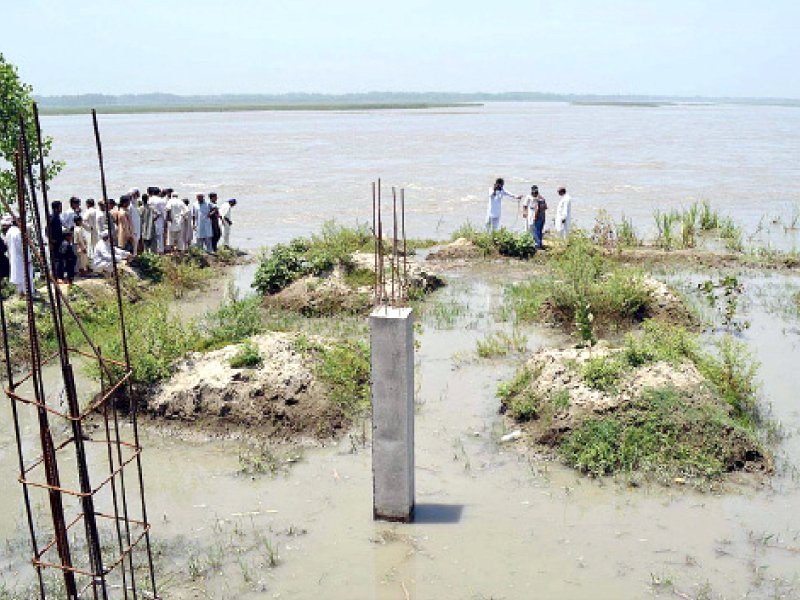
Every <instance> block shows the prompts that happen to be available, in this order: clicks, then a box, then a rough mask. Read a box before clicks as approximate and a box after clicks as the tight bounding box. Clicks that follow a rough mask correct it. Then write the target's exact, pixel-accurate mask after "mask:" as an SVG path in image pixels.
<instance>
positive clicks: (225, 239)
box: [219, 198, 236, 248]
mask: <svg viewBox="0 0 800 600" xmlns="http://www.w3.org/2000/svg"><path fill="white" fill-rule="evenodd" d="M234 206H236V198H231V199H230V200H228V201H227V202H226V203H225V204H224V205H223V206H222V209H221V210H220V211H219V219H220V222H221V223H222V245H223V246H225V247H226V248H230V247H231V225H233V221H232V220H231V212H233V207H234Z"/></svg>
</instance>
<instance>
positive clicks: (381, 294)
mask: <svg viewBox="0 0 800 600" xmlns="http://www.w3.org/2000/svg"><path fill="white" fill-rule="evenodd" d="M385 296H386V281H385V279H384V275H383V217H382V213H381V179H380V177H379V178H378V303H379V304H383V301H384V298H385Z"/></svg>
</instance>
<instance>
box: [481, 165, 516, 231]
mask: <svg viewBox="0 0 800 600" xmlns="http://www.w3.org/2000/svg"><path fill="white" fill-rule="evenodd" d="M504 185H505V181H503V179H502V178H500V179H498V180H497V181H495V182H494V189H493V190H492V194H491V195H490V196H489V207H488V209H487V211H486V230H487V231H489V233H491V232H492V231H497V229H498V228H499V227H500V209H501V206H500V204H501V203H502V201H503V198H514V199H515V200H522V196H515V195H513V194H509V193H508V192H507V191H505V190H504V189H503V186H504Z"/></svg>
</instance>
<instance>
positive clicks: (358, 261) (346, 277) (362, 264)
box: [264, 252, 445, 316]
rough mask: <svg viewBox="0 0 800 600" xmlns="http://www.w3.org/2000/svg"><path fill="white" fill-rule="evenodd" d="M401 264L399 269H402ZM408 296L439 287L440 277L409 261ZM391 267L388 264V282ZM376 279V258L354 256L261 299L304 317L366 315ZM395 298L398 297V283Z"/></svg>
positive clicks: (407, 271)
mask: <svg viewBox="0 0 800 600" xmlns="http://www.w3.org/2000/svg"><path fill="white" fill-rule="evenodd" d="M402 266H403V265H402V261H401V268H402ZM405 268H406V274H407V282H408V288H407V294H408V296H409V298H412V299H413V298H418V297H420V296H423V295H425V294H428V293H430V292H432V291H434V290H436V289H438V288H440V287H442V286H443V285H444V284H445V282H444V279H442V277H440V276H439V275H437V274H435V273H433V272H432V271H431V270H430V269H426V268H424V267H423V265H421V264H420V262H419V261H418V260H416V259H414V258H412V257H409V258H408V259H407V261H406V264H405ZM389 269H390V266H389V264H388V263H387V265H386V271H387V279H388V278H389V277H390V275H388V272H389ZM374 279H375V255H374V254H372V253H364V252H356V253H354V254H353V255H352V256H351V257H350V258H349V260H348V262H347V264H345V265H339V266H336V267H334V268H332V269H330V270H329V271H327V272H325V273H321V274H319V275H307V276H305V277H303V278H301V279H298V280H297V281H294V282H293V283H291V284H290V285H289V286H288V287H286V288H284V289H282V290H281V291H279V292H277V293H275V294H271V295H268V296H266V297H265V298H264V304H265V305H266V306H268V307H272V308H281V309H287V310H292V311H296V312H299V313H301V314H304V315H306V316H331V315H336V314H339V313H351V314H366V313H367V312H369V310H370V309H371V308H372V306H373V303H374V288H373V285H374V284H373V282H374ZM396 285H397V286H398V287H397V288H396V292H395V293H396V294H399V283H396ZM386 295H387V297H388V296H389V295H391V283H390V282H387V285H386Z"/></svg>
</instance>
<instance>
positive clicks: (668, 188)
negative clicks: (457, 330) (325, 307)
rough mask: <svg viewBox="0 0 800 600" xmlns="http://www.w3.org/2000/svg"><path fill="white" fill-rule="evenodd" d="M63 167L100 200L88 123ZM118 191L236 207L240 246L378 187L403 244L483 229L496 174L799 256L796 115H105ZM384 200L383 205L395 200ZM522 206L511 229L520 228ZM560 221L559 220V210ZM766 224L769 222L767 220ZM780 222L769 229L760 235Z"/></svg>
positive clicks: (746, 110)
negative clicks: (691, 209) (396, 215)
mask: <svg viewBox="0 0 800 600" xmlns="http://www.w3.org/2000/svg"><path fill="white" fill-rule="evenodd" d="M43 127H44V130H45V133H46V134H48V135H51V136H52V137H53V138H54V148H53V155H54V157H57V158H59V159H62V160H65V161H66V163H67V166H66V168H65V169H64V171H63V172H62V173H61V174H60V175H59V176H58V177H57V178H56V179H55V180H54V181H53V197H55V198H63V199H66V198H69V197H70V196H73V195H77V196H79V197H81V198H87V197H95V198H97V197H99V195H100V187H99V176H98V169H97V162H96V155H95V149H94V148H95V146H94V139H93V134H92V126H91V118H90V117H89V115H72V116H51V117H45V118H44V122H43ZM100 129H101V132H102V135H103V141H104V153H105V158H106V173H107V178H108V184H109V194H110V195H111V196H113V197H117V196H118V195H120V194H122V193H123V192H124V191H126V190H127V189H129V188H130V187H132V186H136V187H139V188H140V189H143V188H144V187H146V186H148V185H156V186H162V187H173V188H175V189H176V190H177V191H178V192H179V193H180V194H182V195H185V196H187V197H193V194H195V193H197V192H209V191H212V190H216V191H218V192H219V194H220V197H221V198H222V199H227V198H230V197H235V198H237V199H239V200H240V203H239V205H238V206H237V207H236V209H235V215H234V221H235V225H234V230H233V231H234V233H233V240H234V243H235V244H236V245H238V246H240V247H243V248H248V249H252V248H257V247H261V246H263V245H271V244H274V243H276V242H282V241H287V240H289V239H291V238H292V237H295V236H297V235H305V234H308V233H310V232H311V231H314V230H316V229H317V228H318V227H319V225H320V224H321V223H323V222H324V221H326V220H329V219H336V220H337V221H339V222H341V223H345V224H352V223H355V222H357V221H358V222H366V221H369V220H370V219H371V210H372V209H371V199H370V182H372V181H374V180H376V179H377V178H378V177H382V178H383V181H384V182H385V184H386V185H387V186H398V187H404V188H405V189H406V202H407V211H408V219H407V228H408V232H409V235H410V237H418V238H421V237H433V238H437V239H442V238H445V237H447V236H449V234H450V233H451V232H452V231H453V230H454V229H455V228H456V227H458V226H459V225H461V224H462V223H464V222H465V221H467V220H470V221H472V222H473V223H482V222H483V219H484V217H485V213H486V199H487V196H488V193H489V190H490V189H491V185H492V183H493V182H494V179H495V178H496V177H505V178H506V182H507V189H508V190H509V191H511V192H512V193H514V194H525V193H527V191H528V190H529V187H530V185H531V184H534V183H535V184H538V185H539V186H540V189H541V191H542V194H543V195H544V196H545V197H546V198H547V199H549V200H550V204H551V209H554V208H555V204H556V202H555V201H556V199H557V196H556V189H557V188H558V187H559V186H562V185H564V186H566V187H567V188H568V189H569V190H570V192H571V194H572V196H573V199H574V209H573V210H574V213H573V214H574V218H575V222H576V224H577V225H578V226H581V227H589V228H590V227H591V225H592V223H593V222H594V218H595V214H596V211H597V210H598V209H605V210H607V211H608V212H609V214H610V215H611V217H612V218H614V219H615V220H618V219H620V217H621V216H622V215H623V214H624V215H626V216H628V217H630V218H632V219H633V221H634V224H635V225H636V227H637V229H639V231H640V232H642V233H647V232H649V231H651V230H652V229H653V226H654V225H653V222H654V221H653V211H654V210H655V209H658V208H660V209H662V210H663V209H670V208H678V207H681V206H684V207H685V206H688V205H689V204H690V203H692V202H694V201H696V200H703V199H706V200H709V201H710V202H712V204H714V205H715V206H716V207H718V208H719V209H721V211H722V212H723V213H725V214H728V215H731V216H732V217H733V218H734V219H735V220H736V221H737V222H738V223H740V224H741V225H742V226H744V228H745V230H746V232H748V233H752V232H755V231H759V233H760V237H759V239H760V241H762V242H764V243H772V244H773V245H775V246H779V247H782V248H784V249H791V248H792V247H796V246H797V247H800V244H798V242H800V239H798V234H797V231H796V230H793V231H792V232H791V235H790V239H789V240H785V239H784V238H783V228H784V227H787V226H791V225H792V222H794V225H800V189H798V187H797V185H796V184H797V181H798V179H800V163H798V161H797V160H796V159H795V157H797V156H800V109H798V108H796V107H768V106H730V105H706V104H702V105H699V104H698V105H674V106H660V107H624V106H573V105H569V104H560V103H522V104H487V105H485V106H482V107H469V108H451V109H436V110H396V111H395V110H392V111H352V112H349V111H348V112H336V111H322V112H269V111H266V112H242V113H185V114H136V115H102V116H101V117H100ZM386 192H387V195H385V196H384V198H388V197H389V195H388V189H387V190H386ZM516 209H517V207H516V203H515V202H514V201H511V202H508V203H507V204H506V206H505V208H504V213H503V221H502V222H503V224H504V225H506V226H508V227H511V228H521V226H522V222H521V220H520V219H519V217H518V216H517V214H516V213H517V210H516ZM551 214H553V213H551ZM762 217H763V218H764V220H762ZM773 221H777V222H776V223H775V224H774V226H773V227H772V229H774V231H772V232H765V231H764V229H765V228H767V229H768V228H769V227H767V226H770V225H772V222H773Z"/></svg>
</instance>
